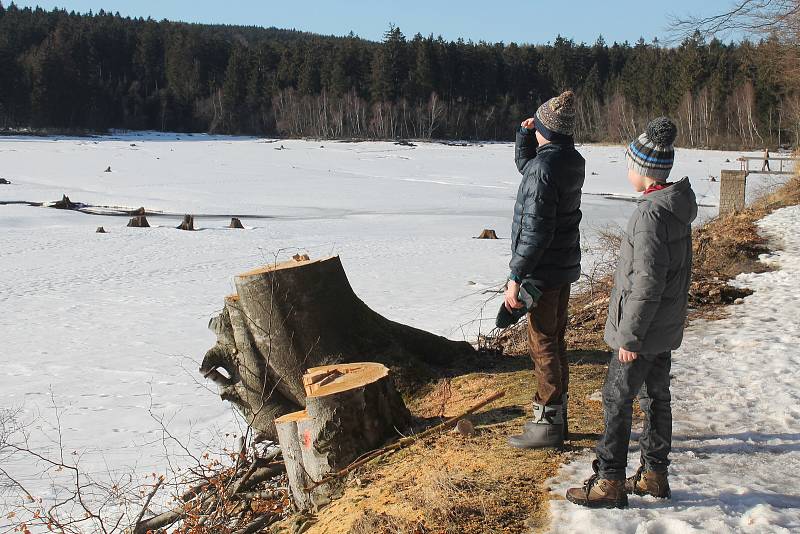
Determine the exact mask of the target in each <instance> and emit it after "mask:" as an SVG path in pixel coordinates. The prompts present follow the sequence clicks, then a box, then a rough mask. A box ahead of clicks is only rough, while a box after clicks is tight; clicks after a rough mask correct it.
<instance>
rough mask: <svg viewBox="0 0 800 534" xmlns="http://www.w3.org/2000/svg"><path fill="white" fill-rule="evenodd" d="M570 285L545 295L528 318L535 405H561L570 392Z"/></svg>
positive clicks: (550, 290) (544, 291) (548, 291)
mask: <svg viewBox="0 0 800 534" xmlns="http://www.w3.org/2000/svg"><path fill="white" fill-rule="evenodd" d="M569 292H570V284H566V285H564V286H561V287H557V288H554V289H547V290H543V291H542V297H541V298H540V299H539V302H538V303H537V305H536V307H535V308H534V309H533V311H531V312H530V313H529V314H528V345H529V346H530V350H531V358H532V359H533V366H534V373H535V374H536V382H537V386H538V387H537V390H536V395H535V396H534V398H533V402H535V403H537V404H542V405H545V406H547V405H549V404H561V396H562V395H563V394H564V393H566V392H567V391H568V388H569V367H568V366H567V343H566V341H565V340H564V336H565V334H566V332H567V322H568V320H569Z"/></svg>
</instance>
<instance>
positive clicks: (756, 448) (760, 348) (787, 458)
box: [551, 206, 800, 534]
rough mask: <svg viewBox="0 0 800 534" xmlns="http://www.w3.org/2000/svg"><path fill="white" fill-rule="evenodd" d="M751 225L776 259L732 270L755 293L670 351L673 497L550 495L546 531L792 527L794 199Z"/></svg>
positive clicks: (633, 461)
mask: <svg viewBox="0 0 800 534" xmlns="http://www.w3.org/2000/svg"><path fill="white" fill-rule="evenodd" d="M760 226H761V229H762V231H763V233H764V235H766V236H768V237H770V238H771V239H772V241H773V244H774V246H775V247H777V248H778V249H780V251H779V252H775V253H774V254H770V255H765V256H764V257H763V261H765V262H766V263H768V264H770V265H774V266H775V267H777V268H778V269H779V270H776V271H774V272H768V273H763V274H743V275H741V276H739V277H738V278H737V279H736V281H735V283H736V284H737V285H740V286H746V287H749V288H751V289H754V290H755V293H754V294H753V295H751V296H749V297H747V298H745V299H744V303H743V304H741V305H739V306H734V307H732V308H731V315H730V317H729V318H726V319H723V320H719V321H712V322H708V321H697V322H695V323H694V324H693V325H692V326H691V327H690V328H689V330H688V331H687V333H686V338H685V340H684V343H683V346H682V347H681V348H680V350H678V351H677V352H675V353H674V356H673V365H672V375H673V376H674V378H673V381H672V407H673V432H674V441H673V452H672V455H671V458H672V465H671V466H670V486H671V488H672V500H671V501H658V500H656V499H653V498H652V497H636V496H632V497H630V508H629V509H627V510H588V509H585V508H580V507H577V506H575V505H573V504H571V503H569V502H567V501H563V500H559V501H552V506H551V511H552V514H553V522H552V525H553V527H552V532H555V533H570V534H611V533H614V534H617V533H619V534H634V533H636V534H644V533H663V534H686V533H695V532H697V533H700V532H714V533H727V532H747V533H758V534H762V533H763V534H766V533H787V534H788V533H790V532H800V482H799V480H800V478H798V476H797V473H798V472H800V389H798V380H797V379H798V376H800V375H799V374H798V370H799V369H800V351H799V350H798V347H800V298H798V297H799V296H800V295H798V291H799V290H798V280H800V237H798V228H800V206H794V207H791V208H785V209H782V210H779V211H777V212H775V213H773V214H772V215H770V216H768V217H767V218H766V219H764V220H763V221H762V222H761V223H760ZM632 449H633V450H631V453H630V457H629V459H628V467H629V471H630V472H629V474H633V472H634V471H635V469H636V468H637V467H638V466H639V451H638V449H637V448H635V447H633V448H632ZM592 459H593V455H592V454H585V455H582V456H581V457H580V458H578V459H576V460H575V461H573V462H572V463H571V464H569V465H568V466H566V467H564V468H563V469H562V470H561V473H560V475H559V477H558V478H557V479H556V480H555V481H553V484H552V486H551V487H553V489H554V491H555V492H556V493H557V494H558V495H563V494H564V492H565V491H566V489H567V488H568V487H570V486H577V485H580V484H581V481H582V480H583V479H585V478H587V477H588V476H589V475H590V474H591V468H590V464H591V460H592Z"/></svg>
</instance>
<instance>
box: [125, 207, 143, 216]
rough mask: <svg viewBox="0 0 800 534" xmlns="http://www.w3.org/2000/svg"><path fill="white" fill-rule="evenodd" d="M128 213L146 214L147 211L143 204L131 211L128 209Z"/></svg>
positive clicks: (132, 214)
mask: <svg viewBox="0 0 800 534" xmlns="http://www.w3.org/2000/svg"><path fill="white" fill-rule="evenodd" d="M128 215H131V216H136V215H147V211H146V210H145V209H144V206H142V207H140V208H137V209H135V210H133V211H129V212H128Z"/></svg>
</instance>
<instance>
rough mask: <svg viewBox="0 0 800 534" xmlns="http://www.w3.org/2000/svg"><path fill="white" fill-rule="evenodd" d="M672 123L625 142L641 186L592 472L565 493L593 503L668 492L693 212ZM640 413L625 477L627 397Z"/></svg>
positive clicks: (626, 240)
mask: <svg viewBox="0 0 800 534" xmlns="http://www.w3.org/2000/svg"><path fill="white" fill-rule="evenodd" d="M676 135H677V128H676V126H675V124H674V123H673V122H672V121H670V120H669V119H667V118H666V117H660V118H658V119H655V120H653V121H652V122H651V123H650V124H649V125H648V127H647V131H646V132H645V133H644V134H642V135H641V136H639V138H638V139H636V140H635V141H633V142H632V143H631V144H630V146H629V147H628V150H627V154H626V155H627V160H628V180H629V181H630V182H631V184H632V185H633V187H634V189H635V190H636V191H638V192H642V193H644V194H643V195H642V197H641V198H640V199H639V201H638V206H637V208H636V211H635V212H634V214H633V216H632V217H631V219H630V221H629V223H628V226H627V229H626V231H625V234H624V235H623V238H622V246H621V249H620V257H619V264H618V265H617V270H616V274H615V275H614V289H613V290H612V292H611V300H610V304H609V311H608V320H607V322H606V333H605V340H606V342H607V343H608V344H609V346H611V348H612V349H614V351H615V354H614V356H613V357H612V359H611V362H610V364H609V366H608V376H607V377H606V382H605V385H604V386H603V411H604V417H605V431H604V433H603V436H602V438H601V439H600V441H599V442H598V444H597V459H596V460H595V461H594V463H593V464H592V467H593V469H594V475H593V476H592V477H591V478H589V479H588V480H587V481H586V482H585V483H584V486H583V487H580V488H572V489H570V490H569V491H567V499H569V500H570V501H571V502H573V503H575V504H579V505H582V506H588V507H591V508H624V507H626V506H627V505H628V494H629V493H635V494H637V495H653V496H655V497H660V498H668V497H669V496H670V490H669V483H668V482H667V466H668V465H669V459H668V455H669V452H670V446H671V442H672V411H671V407H670V400H671V398H670V391H669V381H670V376H669V373H670V361H671V351H673V350H675V349H677V348H678V347H679V346H680V344H681V341H682V340H683V328H684V324H685V321H686V314H687V307H688V293H689V282H690V279H691V270H692V221H694V220H695V218H696V217H697V202H696V200H695V195H694V192H693V191H692V188H691V185H690V183H689V179H688V178H684V179H682V180H681V181H679V182H676V183H668V182H667V179H668V178H669V173H670V171H671V169H672V164H673V161H674V154H675V152H674V149H673V146H672V144H673V142H674V141H675V137H676ZM637 394H638V395H639V405H640V406H641V408H642V411H644V414H645V421H644V428H643V430H642V435H641V437H640V439H639V445H640V448H641V467H639V469H638V471H637V472H636V474H635V475H634V476H633V477H630V478H629V479H627V480H626V479H625V468H626V466H627V464H628V443H629V441H630V435H631V420H632V412H633V399H634V397H636V395H637Z"/></svg>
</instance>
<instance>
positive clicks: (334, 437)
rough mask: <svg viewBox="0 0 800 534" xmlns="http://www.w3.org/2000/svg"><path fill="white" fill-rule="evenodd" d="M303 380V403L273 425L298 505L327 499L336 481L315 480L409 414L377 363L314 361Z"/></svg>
mask: <svg viewBox="0 0 800 534" xmlns="http://www.w3.org/2000/svg"><path fill="white" fill-rule="evenodd" d="M303 385H304V388H305V394H306V409H305V410H302V411H298V412H294V413H290V414H287V415H284V416H282V417H279V418H278V419H276V420H275V426H276V428H277V433H278V443H279V444H280V446H281V450H282V451H283V458H284V460H285V462H286V473H287V475H288V477H289V488H290V489H291V492H292V498H293V499H294V502H295V504H296V505H297V507H298V508H300V509H301V510H315V509H317V508H319V507H320V506H324V505H325V504H327V503H328V502H330V499H331V497H332V496H333V495H334V494H335V493H336V491H337V490H338V489H339V486H340V481H339V480H336V481H330V482H326V483H325V484H321V485H315V484H314V483H315V482H319V481H321V480H322V479H323V478H325V477H326V476H327V475H329V474H331V473H334V472H336V471H338V470H340V469H343V468H345V467H347V466H348V465H349V464H350V463H351V462H353V461H354V460H356V459H357V458H358V457H359V456H361V455H362V454H363V453H365V452H367V451H370V450H372V449H374V448H376V447H378V446H379V445H381V444H383V443H384V442H385V441H386V440H387V439H388V438H390V437H392V436H396V435H397V433H398V431H401V430H404V429H405V428H406V427H407V426H408V424H409V423H410V421H411V415H410V413H409V412H408V409H407V408H406V406H405V404H404V403H403V399H402V398H401V397H400V394H399V393H398V392H397V390H396V389H395V387H394V384H393V383H392V380H391V377H390V376H389V369H387V368H386V367H385V366H384V365H381V364H379V363H350V364H337V365H326V366H323V367H314V368H311V369H309V370H308V372H307V373H306V374H304V375H303ZM311 486H315V487H313V489H312V488H311Z"/></svg>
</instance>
